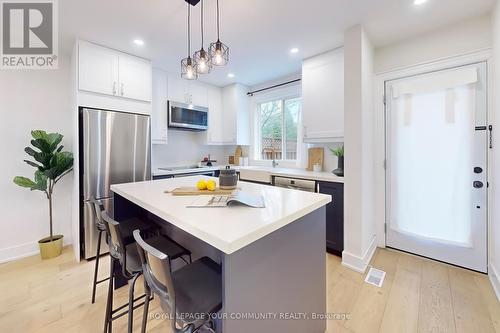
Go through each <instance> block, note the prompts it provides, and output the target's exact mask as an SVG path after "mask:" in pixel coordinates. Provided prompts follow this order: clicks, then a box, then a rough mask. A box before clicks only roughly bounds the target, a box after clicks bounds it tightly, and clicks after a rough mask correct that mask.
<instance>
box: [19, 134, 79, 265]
mask: <svg viewBox="0 0 500 333" xmlns="http://www.w3.org/2000/svg"><path fill="white" fill-rule="evenodd" d="M31 136H32V137H33V139H32V140H31V145H32V146H33V148H32V147H26V148H25V149H24V151H25V152H26V153H27V154H28V155H29V156H31V157H32V158H33V159H34V161H30V160H24V162H26V163H27V164H28V165H30V166H32V167H34V168H36V171H35V176H34V179H33V180H31V179H29V178H26V177H19V176H18V177H15V178H14V183H16V184H17V185H19V186H21V187H25V188H29V189H30V190H31V191H35V190H36V191H41V192H44V193H45V196H46V197H47V200H48V203H49V228H50V234H49V236H48V237H45V238H43V239H41V240H39V241H38V245H39V246H40V255H41V256H42V259H48V258H54V257H57V256H59V255H60V254H61V252H62V244H63V235H54V232H53V224H52V198H53V193H54V187H55V185H56V184H57V183H58V182H59V181H60V180H61V179H62V178H63V177H64V176H65V175H67V174H68V173H70V172H71V171H72V170H73V154H72V153H70V152H67V151H62V150H63V148H64V146H62V145H60V143H61V141H62V139H63V136H62V135H61V134H59V133H47V132H45V131H41V130H35V131H31Z"/></svg>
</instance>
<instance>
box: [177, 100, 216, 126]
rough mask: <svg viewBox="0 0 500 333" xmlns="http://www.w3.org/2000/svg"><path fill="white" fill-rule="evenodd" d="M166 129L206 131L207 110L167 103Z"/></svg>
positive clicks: (201, 107)
mask: <svg viewBox="0 0 500 333" xmlns="http://www.w3.org/2000/svg"><path fill="white" fill-rule="evenodd" d="M168 127H173V128H177V129H184V130H191V131H205V130H207V129H208V108H206V107H203V106H196V105H192V104H184V103H177V102H173V101H168Z"/></svg>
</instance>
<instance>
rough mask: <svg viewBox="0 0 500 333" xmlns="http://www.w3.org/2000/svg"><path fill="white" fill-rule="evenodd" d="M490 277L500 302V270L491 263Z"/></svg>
mask: <svg viewBox="0 0 500 333" xmlns="http://www.w3.org/2000/svg"><path fill="white" fill-rule="evenodd" d="M488 277H489V278H490V282H491V285H492V286H493V290H494V291H495V294H496V295H497V299H498V301H499V302H500V275H498V271H497V270H496V268H495V266H493V264H491V263H490V271H489V274H488Z"/></svg>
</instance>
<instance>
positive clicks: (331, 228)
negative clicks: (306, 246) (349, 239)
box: [318, 182, 344, 256]
mask: <svg viewBox="0 0 500 333" xmlns="http://www.w3.org/2000/svg"><path fill="white" fill-rule="evenodd" d="M318 185H319V193H324V194H330V195H331V196H332V202H330V203H329V204H328V205H327V206H326V250H327V251H328V252H329V253H331V254H335V255H338V256H342V251H343V250H344V184H342V183H330V182H318Z"/></svg>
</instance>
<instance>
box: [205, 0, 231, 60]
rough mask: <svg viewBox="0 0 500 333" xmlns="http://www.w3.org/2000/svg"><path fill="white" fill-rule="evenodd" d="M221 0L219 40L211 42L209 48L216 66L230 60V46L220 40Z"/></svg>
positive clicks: (218, 21) (218, 25)
mask: <svg viewBox="0 0 500 333" xmlns="http://www.w3.org/2000/svg"><path fill="white" fill-rule="evenodd" d="M219 15H220V13H219V0H217V41H216V42H215V43H211V44H210V47H209V48H208V52H209V54H210V58H211V60H212V64H213V65H215V66H224V65H225V64H227V63H228V62H229V47H227V46H226V45H224V43H222V42H221V41H220V17H219Z"/></svg>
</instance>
